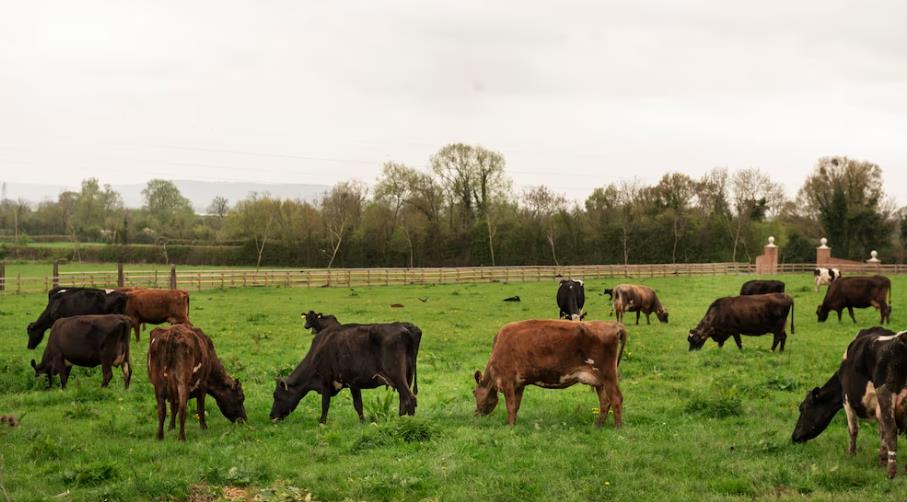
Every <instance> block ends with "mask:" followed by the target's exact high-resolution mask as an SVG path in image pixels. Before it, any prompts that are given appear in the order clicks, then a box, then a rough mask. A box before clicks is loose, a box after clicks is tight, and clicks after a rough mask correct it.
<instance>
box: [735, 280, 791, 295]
mask: <svg viewBox="0 0 907 502" xmlns="http://www.w3.org/2000/svg"><path fill="white" fill-rule="evenodd" d="M783 292H784V282H782V281H769V280H759V279H755V280H752V281H746V282H744V283H743V286H740V296H745V295H765V294H768V293H783Z"/></svg>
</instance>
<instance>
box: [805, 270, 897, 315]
mask: <svg viewBox="0 0 907 502" xmlns="http://www.w3.org/2000/svg"><path fill="white" fill-rule="evenodd" d="M886 300H887V301H886ZM854 307H856V308H860V309H864V308H868V307H873V308H876V309H878V311H879V314H880V315H881V317H882V319H881V321H879V322H881V323H882V324H885V323H886V322H887V323H890V322H891V280H889V279H888V278H887V277H884V276H881V275H874V276H872V277H840V278H838V279H836V280H835V281H834V282H832V283H831V284H830V285H829V286H828V290H827V291H825V299H823V300H822V304H821V305H819V307H818V308H816V317H817V318H818V319H819V322H825V321H826V320H827V319H828V313H829V312H832V311H834V312H837V313H838V322H841V311H842V310H844V309H845V308H846V309H847V313H848V314H850V318H851V319H853V322H854V323H856V322H857V318H856V317H854V315H853V309H854Z"/></svg>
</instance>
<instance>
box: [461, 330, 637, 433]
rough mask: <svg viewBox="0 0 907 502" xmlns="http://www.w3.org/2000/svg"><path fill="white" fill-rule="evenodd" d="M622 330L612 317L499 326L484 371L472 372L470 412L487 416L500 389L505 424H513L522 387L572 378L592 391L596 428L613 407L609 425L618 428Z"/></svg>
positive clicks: (559, 384)
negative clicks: (595, 398)
mask: <svg viewBox="0 0 907 502" xmlns="http://www.w3.org/2000/svg"><path fill="white" fill-rule="evenodd" d="M626 344H627V330H626V328H624V325H623V324H620V323H618V322H614V321H591V322H581V323H577V322H572V321H570V322H568V321H564V320H558V321H552V320H543V321H519V322H513V323H510V324H506V325H504V327H502V328H501V330H500V331H499V332H498V334H497V336H495V339H494V342H493V344H492V348H491V357H490V358H489V359H488V364H487V365H486V366H485V373H484V374H483V373H482V372H481V371H476V372H475V375H474V377H475V380H476V388H475V398H476V415H488V414H489V413H491V412H492V411H494V408H495V406H497V404H498V392H503V393H504V402H505V403H506V405H507V423H508V424H510V425H511V426H512V425H514V424H515V423H516V415H517V412H519V410H520V401H521V400H522V399H523V389H524V388H525V387H526V386H527V385H536V386H538V387H544V388H548V389H563V388H566V387H570V386H571V385H573V384H576V383H583V384H586V385H590V386H592V387H593V388H594V389H595V391H596V392H597V393H598V403H599V409H598V419H597V420H596V422H595V425H596V426H598V427H601V426H602V424H604V423H605V418H607V416H608V409H609V408H610V407H611V406H613V407H614V426H615V427H620V425H621V416H622V414H623V395H622V394H621V393H620V387H619V386H618V383H617V367H618V365H619V364H620V359H621V355H622V354H623V351H624V346H626Z"/></svg>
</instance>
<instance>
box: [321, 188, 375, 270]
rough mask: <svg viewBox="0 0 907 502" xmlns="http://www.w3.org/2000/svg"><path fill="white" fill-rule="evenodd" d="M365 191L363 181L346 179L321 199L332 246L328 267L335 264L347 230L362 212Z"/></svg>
mask: <svg viewBox="0 0 907 502" xmlns="http://www.w3.org/2000/svg"><path fill="white" fill-rule="evenodd" d="M365 192H366V189H365V186H364V185H362V184H361V183H358V182H353V181H345V182H342V183H338V184H336V185H334V187H333V188H331V191H330V192H329V193H328V194H327V195H326V196H325V198H324V200H322V201H321V212H322V216H323V217H324V223H325V226H326V227H327V233H328V242H329V244H330V246H331V258H330V260H328V268H331V267H332V266H333V264H334V259H335V258H336V257H337V251H339V250H340V246H341V245H342V244H343V239H344V237H346V233H347V231H348V230H349V229H350V228H352V227H353V226H354V225H355V223H356V221H357V220H358V219H359V216H360V214H361V213H362V202H363V200H364V199H365Z"/></svg>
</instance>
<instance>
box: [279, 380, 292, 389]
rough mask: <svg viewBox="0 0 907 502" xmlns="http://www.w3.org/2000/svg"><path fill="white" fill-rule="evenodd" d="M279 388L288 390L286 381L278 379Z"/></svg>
mask: <svg viewBox="0 0 907 502" xmlns="http://www.w3.org/2000/svg"><path fill="white" fill-rule="evenodd" d="M280 386H281V387H283V390H290V386H289V385H287V381H286V380H285V379H283V378H281V379H280Z"/></svg>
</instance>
